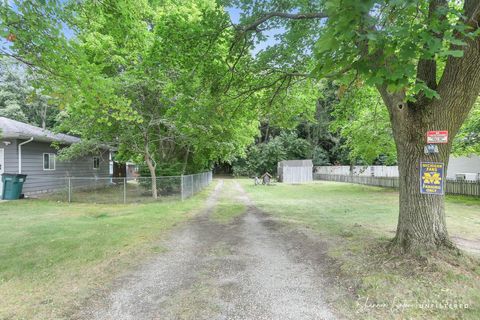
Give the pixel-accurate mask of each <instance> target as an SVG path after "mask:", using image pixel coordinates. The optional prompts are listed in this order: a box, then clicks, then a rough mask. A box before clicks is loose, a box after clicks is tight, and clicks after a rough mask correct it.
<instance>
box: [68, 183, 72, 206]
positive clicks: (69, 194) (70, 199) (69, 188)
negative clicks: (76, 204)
mask: <svg viewBox="0 0 480 320" xmlns="http://www.w3.org/2000/svg"><path fill="white" fill-rule="evenodd" d="M70 202H72V178H70V177H68V203H70Z"/></svg>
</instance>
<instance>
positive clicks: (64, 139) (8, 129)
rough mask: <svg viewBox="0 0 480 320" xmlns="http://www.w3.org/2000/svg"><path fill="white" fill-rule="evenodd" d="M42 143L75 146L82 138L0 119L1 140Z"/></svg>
mask: <svg viewBox="0 0 480 320" xmlns="http://www.w3.org/2000/svg"><path fill="white" fill-rule="evenodd" d="M32 137H33V140H34V141H41V142H59V143H63V144H73V143H77V142H80V138H77V137H74V136H69V135H67V134H63V133H54V132H52V131H49V130H44V129H42V128H39V127H35V126H32V125H30V124H27V123H23V122H20V121H15V120H12V119H8V118H4V117H0V138H1V139H5V138H7V139H8V138H10V139H30V138H32Z"/></svg>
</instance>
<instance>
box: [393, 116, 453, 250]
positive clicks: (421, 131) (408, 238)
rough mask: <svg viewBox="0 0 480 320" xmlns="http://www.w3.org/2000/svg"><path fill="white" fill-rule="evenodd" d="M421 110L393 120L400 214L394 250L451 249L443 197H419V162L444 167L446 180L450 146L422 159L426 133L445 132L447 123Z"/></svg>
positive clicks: (440, 148)
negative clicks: (439, 163)
mask: <svg viewBox="0 0 480 320" xmlns="http://www.w3.org/2000/svg"><path fill="white" fill-rule="evenodd" d="M422 110H423V111H418V110H417V111H416V110H412V109H410V108H408V109H406V110H398V112H396V113H395V114H394V119H392V124H393V132H394V138H395V142H396V145H397V153H398V156H397V158H398V168H399V175H400V214H399V217H398V225H397V232H396V236H395V238H394V241H393V246H394V247H397V248H400V249H401V250H402V251H411V252H415V251H423V250H431V249H436V248H439V247H442V246H445V247H452V243H451V241H450V239H449V236H448V232H447V227H446V223H445V205H444V196H443V195H434V194H421V193H420V187H421V177H420V162H441V163H444V165H445V167H444V170H445V172H444V178H445V177H446V168H447V165H448V158H449V154H450V150H451V143H448V144H441V145H438V148H439V153H438V154H431V155H425V154H424V150H423V148H424V146H425V144H426V132H427V131H429V130H447V129H450V125H449V123H448V119H442V118H439V117H437V116H435V113H434V112H425V110H426V109H422ZM442 182H443V183H445V181H442Z"/></svg>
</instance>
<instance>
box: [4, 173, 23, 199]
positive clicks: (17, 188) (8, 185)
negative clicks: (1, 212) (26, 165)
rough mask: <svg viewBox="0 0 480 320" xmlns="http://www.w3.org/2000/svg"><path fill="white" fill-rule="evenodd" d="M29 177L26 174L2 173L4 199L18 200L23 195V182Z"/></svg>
mask: <svg viewBox="0 0 480 320" xmlns="http://www.w3.org/2000/svg"><path fill="white" fill-rule="evenodd" d="M26 179H27V175H26V174H11V173H4V174H2V183H3V192H2V199H3V200H17V199H20V196H21V195H22V189H23V183H24V182H25V180H26Z"/></svg>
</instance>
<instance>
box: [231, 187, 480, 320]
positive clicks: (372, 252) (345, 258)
mask: <svg viewBox="0 0 480 320" xmlns="http://www.w3.org/2000/svg"><path fill="white" fill-rule="evenodd" d="M240 181H241V183H242V185H243V186H244V188H245V189H246V191H247V192H248V193H249V194H250V196H251V198H252V200H254V202H255V204H256V205H257V206H258V207H260V208H261V209H263V210H264V211H266V212H268V213H270V214H272V215H273V216H274V217H276V218H277V219H279V220H280V221H283V222H285V226H286V227H290V228H308V229H311V230H312V231H313V232H315V233H319V234H320V235H321V236H322V239H325V241H326V242H327V244H328V245H329V248H330V249H329V252H328V255H329V256H330V257H331V258H332V260H333V261H334V263H333V264H332V268H331V270H328V271H327V272H328V273H329V274H330V276H331V278H333V279H334V280H335V282H336V284H337V285H336V286H334V287H335V289H332V292H330V293H331V299H332V300H334V301H336V304H337V307H338V308H339V310H340V311H341V312H342V313H344V314H348V315H351V318H352V319H480V264H479V262H480V260H478V258H477V257H473V256H471V255H470V254H464V255H462V256H455V255H452V254H450V253H445V252H439V253H437V254H435V255H433V256H430V257H428V258H426V257H418V256H415V257H413V256H392V255H390V254H389V253H388V252H387V251H386V249H385V247H386V245H387V243H388V240H389V239H391V238H392V237H393V236H394V234H395V228H396V223H397V218H398V193H397V192H396V191H394V190H392V189H382V188H377V187H369V186H361V185H353V184H345V183H335V182H326V181H325V182H323V181H322V182H315V183H312V184H307V185H284V184H275V185H272V186H267V187H265V186H254V185H253V182H252V181H251V180H240ZM446 208H447V225H448V229H449V232H450V234H451V235H452V236H454V237H459V238H462V239H466V240H469V241H473V242H475V243H477V244H478V243H480V199H475V198H466V197H458V196H457V197H447V206H446ZM447 301H448V302H451V303H453V304H452V306H451V307H450V306H449V307H447V308H446V309H445V308H442V307H441V306H438V305H437V306H432V304H434V303H437V304H444V303H445V302H447ZM455 303H457V306H456V307H455V305H454V304H455ZM420 304H423V305H420ZM458 304H468V308H467V309H461V308H460V307H459V306H458ZM421 307H423V309H422V308H421Z"/></svg>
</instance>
